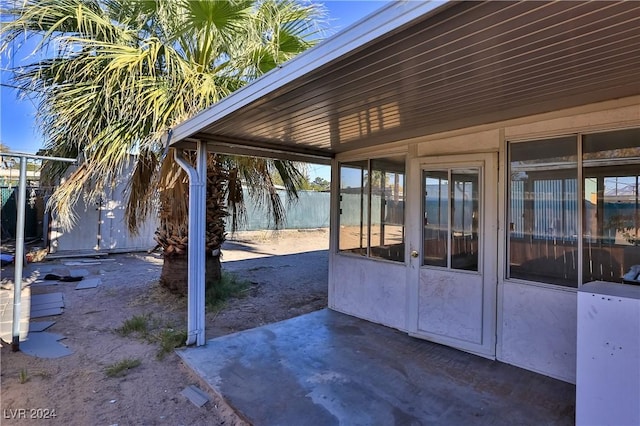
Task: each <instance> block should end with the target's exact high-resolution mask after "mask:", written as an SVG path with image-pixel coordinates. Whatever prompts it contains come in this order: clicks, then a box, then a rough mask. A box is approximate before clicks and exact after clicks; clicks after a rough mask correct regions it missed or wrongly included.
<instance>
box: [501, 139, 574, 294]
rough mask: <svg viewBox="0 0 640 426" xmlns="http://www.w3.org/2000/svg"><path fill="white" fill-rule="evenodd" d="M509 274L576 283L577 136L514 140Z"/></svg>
mask: <svg viewBox="0 0 640 426" xmlns="http://www.w3.org/2000/svg"><path fill="white" fill-rule="evenodd" d="M510 157H511V158H510V163H509V164H510V176H511V180H510V182H511V190H510V203H509V205H510V215H509V231H510V232H509V260H510V262H509V277H511V278H522V279H526V280H531V281H540V282H545V283H550V284H560V285H566V286H573V287H577V282H578V281H577V278H578V274H577V262H576V256H577V224H578V209H577V204H578V198H577V177H578V173H577V165H578V155H577V144H576V138H575V137H569V138H559V139H550V140H543V141H535V142H527V143H518V144H512V145H511V149H510Z"/></svg>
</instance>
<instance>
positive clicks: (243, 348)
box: [178, 309, 575, 426]
mask: <svg viewBox="0 0 640 426" xmlns="http://www.w3.org/2000/svg"><path fill="white" fill-rule="evenodd" d="M178 354H179V355H180V356H181V357H182V359H183V360H184V361H185V363H186V364H187V365H188V366H189V367H190V368H192V369H193V370H194V371H195V372H196V373H197V374H199V375H200V376H201V377H202V378H203V379H204V380H205V381H206V382H207V383H208V384H209V385H210V386H211V388H212V389H213V390H214V391H216V392H218V393H219V394H220V395H221V396H222V397H223V398H224V399H225V400H226V401H227V402H228V403H229V404H230V405H231V406H232V407H234V409H236V410H237V411H238V412H239V413H240V414H241V415H242V416H244V417H245V418H247V419H248V420H249V421H251V422H252V423H253V424H255V425H292V424H304V425H323V426H324V425H334V424H335V425H337V424H348V425H389V424H407V425H409V424H410V425H422V424H444V425H462V424H464V425H484V424H488V425H513V424H519V425H540V424H554V425H559V424H567V425H572V424H574V413H575V386H574V385H572V384H569V383H564V382H561V381H558V380H555V379H552V378H549V377H546V376H541V375H538V374H535V373H532V372H530V371H526V370H523V369H519V368H516V367H513V366H510V365H506V364H503V363H500V362H496V361H491V360H487V359H484V358H480V357H477V356H475V355H471V354H468V353H464V352H461V351H457V350H455V349H451V348H448V347H445V346H441V345H437V344H433V343H430V342H426V341H423V340H419V339H415V338H412V337H409V336H407V335H406V334H404V333H402V332H399V331H396V330H393V329H390V328H387V327H384V326H380V325H376V324H373V323H370V322H367V321H363V320H360V319H357V318H354V317H351V316H348V315H344V314H340V313H337V312H334V311H331V310H326V309H325V310H321V311H317V312H313V313H311V314H307V315H303V316H300V317H296V318H292V319H290V320H286V321H282V322H279V323H275V324H270V325H266V326H263V327H259V328H256V329H252V330H247V331H243V332H240V333H236V334H232V335H227V336H223V337H219V338H216V339H212V340H209V341H208V342H207V345H206V346H204V347H198V348H187V349H184V350H180V351H178Z"/></svg>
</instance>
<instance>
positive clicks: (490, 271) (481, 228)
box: [167, 1, 640, 424]
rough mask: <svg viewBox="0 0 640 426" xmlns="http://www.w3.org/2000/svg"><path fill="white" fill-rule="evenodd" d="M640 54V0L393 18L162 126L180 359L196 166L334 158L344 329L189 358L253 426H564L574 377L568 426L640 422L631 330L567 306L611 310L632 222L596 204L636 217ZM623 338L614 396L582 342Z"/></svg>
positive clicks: (239, 340)
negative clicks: (184, 222) (183, 218)
mask: <svg viewBox="0 0 640 426" xmlns="http://www.w3.org/2000/svg"><path fill="white" fill-rule="evenodd" d="M638 52H640V3H639V2H624V1H621V2H617V1H616V2H519V1H514V2H458V1H444V2H436V1H434V2H415V1H394V2H390V3H389V4H387V5H385V6H384V7H383V8H381V9H380V10H379V11H378V12H375V13H373V14H371V15H370V16H368V17H367V18H365V19H363V20H361V21H360V22H358V23H356V24H354V25H353V26H351V27H349V28H347V29H346V30H344V31H342V32H341V33H339V34H336V35H335V36H334V37H331V38H330V39H328V40H326V41H325V42H323V43H321V44H319V45H318V46H316V47H314V48H313V49H310V50H308V51H307V52H305V53H303V54H301V55H299V56H297V57H296V58H294V59H293V60H291V61H289V62H288V63H286V64H283V66H281V67H278V68H277V69H274V70H273V71H272V72H270V73H268V74H266V75H264V76H263V77H262V78H260V79H258V80H256V81H254V82H252V83H251V84H249V85H247V86H245V87H243V88H242V89H240V90H238V91H237V92H234V93H233V94H232V95H230V96H228V97H227V98H225V99H223V100H222V101H221V102H219V103H217V104H215V105H213V106H212V107H211V108H209V109H207V110H205V111H203V112H202V113H200V114H198V115H196V116H194V117H192V118H190V119H189V120H187V121H185V122H183V123H182V124H180V125H179V126H177V127H176V128H174V129H173V130H172V131H171V132H169V134H168V135H169V140H168V141H167V145H168V146H170V147H171V148H174V149H175V155H176V158H177V159H178V160H179V161H181V159H182V153H183V151H188V150H194V149H195V150H196V151H197V157H198V163H197V164H196V166H195V167H193V166H192V165H190V164H186V163H185V162H184V161H183V162H181V164H182V165H183V167H184V168H185V169H186V170H188V172H189V179H190V199H189V202H190V203H191V205H190V217H189V220H190V224H189V241H190V242H193V245H192V246H191V247H190V251H189V262H190V266H189V270H190V275H189V295H190V302H189V340H188V343H189V344H194V343H195V344H197V345H199V346H200V345H204V344H205V343H207V342H206V341H205V338H204V327H205V321H204V308H203V307H204V303H203V300H204V299H203V298H204V263H203V262H204V238H203V235H204V233H203V226H204V219H205V214H204V207H203V200H204V198H205V197H206V191H205V188H204V186H205V185H204V178H205V176H206V162H205V161H204V159H205V158H206V155H207V152H216V153H222V154H237V155H257V156H266V157H271V158H280V159H288V160H294V161H307V162H316V163H324V164H327V163H330V164H331V166H332V179H331V220H330V243H329V285H328V287H329V308H330V309H332V310H333V311H338V312H342V313H344V314H349V315H352V316H354V317H357V318H359V319H355V318H350V317H345V316H342V315H341V314H338V313H336V312H325V313H323V314H317V318H316V317H314V316H310V317H305V318H301V319H298V320H292V321H291V322H286V323H282V324H278V325H274V326H269V327H265V328H261V329H258V330H256V331H252V332H246V333H244V334H240V335H235V336H232V337H228V338H223V339H220V340H214V341H210V342H208V343H207V346H208V348H207V349H193V350H189V351H187V352H185V360H187V362H189V363H191V364H192V365H193V368H195V369H196V370H197V371H198V372H199V373H201V374H202V375H203V376H204V377H206V378H207V380H208V381H209V383H211V384H212V386H214V387H215V388H217V389H219V390H220V392H221V393H222V394H223V396H224V397H225V398H227V399H228V400H229V401H230V402H231V403H232V404H234V405H236V406H237V407H239V409H240V411H242V412H243V413H245V414H246V415H247V416H250V417H251V418H254V417H255V421H256V422H257V423H262V424H287V423H299V420H300V418H304V419H305V420H306V419H310V421H311V418H312V416H313V415H317V416H318V417H317V418H316V420H315V422H316V424H327V423H331V422H340V421H342V422H344V423H345V424H367V423H375V422H378V421H380V422H381V423H391V422H396V423H407V424H411V423H412V422H415V423H420V422H426V423H442V424H467V423H486V424H489V423H497V424H507V423H508V424H532V423H534V424H545V423H547V424H548V423H554V424H556V423H563V422H567V423H572V422H573V412H574V409H573V406H574V400H575V399H574V397H573V393H574V392H575V389H576V387H575V386H574V385H573V384H576V383H577V389H578V392H577V393H578V397H577V410H576V411H577V414H576V417H577V423H578V424H605V423H611V422H613V423H618V424H637V423H638V419H640V411H638V410H636V409H635V407H636V406H637V404H636V402H637V400H638V398H637V392H638V389H640V388H638V386H637V383H638V380H640V370H639V369H638V364H637V362H636V361H637V356H636V355H634V354H636V353H638V352H637V350H638V348H640V346H639V345H638V339H637V336H638V335H640V334H639V333H638V332H637V324H639V323H638V322H637V321H629V320H627V319H625V318H624V317H623V316H622V315H620V314H619V312H618V313H617V314H616V316H612V318H605V317H604V316H603V315H591V312H592V311H593V312H595V311H598V310H599V309H600V308H599V307H596V306H595V305H593V303H594V301H596V300H605V301H612V300H614V298H613V297H609V298H607V297H598V298H597V297H596V295H595V294H593V295H589V297H590V299H589V303H590V304H585V306H583V308H582V311H584V310H585V307H586V309H587V313H586V314H585V313H584V312H580V310H579V309H578V294H579V293H580V292H582V293H585V294H586V293H587V292H586V290H588V288H589V287H588V286H587V287H583V286H586V285H587V284H590V283H593V282H594V281H595V282H597V281H604V282H606V285H604V287H603V288H604V289H605V290H604V291H605V293H606V294H605V296H608V295H609V292H612V293H616V292H617V293H620V292H622V293H627V291H626V290H628V286H629V283H628V282H622V274H623V273H625V274H628V273H629V272H628V271H630V272H634V271H636V269H637V268H636V269H634V268H635V267H636V266H637V265H640V251H638V246H637V245H635V244H634V242H635V241H636V240H635V238H636V237H637V235H640V234H638V232H640V231H639V230H640V216H638V215H637V213H634V215H631V214H628V212H627V210H625V211H624V212H620V211H618V210H616V209H614V207H612V206H613V205H614V204H615V205H616V206H617V205H618V202H623V201H624V202H625V203H626V204H628V206H627V207H625V208H628V209H629V210H628V211H631V209H632V208H633V209H634V210H633V211H634V212H637V211H640V201H638V200H640V195H638V194H639V193H640V192H639V188H640V184H639V183H638V182H640V174H638V170H640V114H639V113H638V112H639V111H640V85H639V84H638V71H639V70H640V55H638ZM619 183H620V185H619ZM621 184H624V185H626V187H625V191H626V192H624V191H622V186H621ZM618 187H620V189H618ZM611 188H615V189H613V190H612V189H611ZM627 192H628V193H629V194H632V195H630V196H629V197H631V198H629V199H628V200H626V199H625V200H623V199H622V198H623V197H622V195H624V194H626V193H627ZM611 193H613V194H614V195H613V196H615V197H617V198H615V199H614V198H612V195H610V194H611ZM625 196H626V195H625ZM605 213H606V214H605ZM607 214H608V215H609V216H607ZM616 215H617V216H616ZM621 215H622V216H624V218H625V219H624V220H627V221H628V222H625V223H627V225H624V226H622V227H621V226H617V225H615V223H614V222H615V220H614V219H616V220H619V219H620V218H621ZM614 216H616V217H614ZM605 219H606V220H605ZM617 223H618V224H619V222H617ZM587 224H588V226H587ZM625 229H626V230H627V231H629V230H633V233H634V237H633V238H631V239H626V240H625V239H624V238H622V236H623V235H622V233H623V232H627V231H625ZM605 231H606V232H605ZM196 244H200V246H198V245H196ZM596 244H598V245H599V247H598V248H601V249H602V250H603V251H602V252H598V251H595V250H594V245H596ZM605 246H606V247H605ZM200 247H201V249H200ZM569 247H570V248H569ZM603 259H604V260H603ZM540 272H544V274H540ZM636 272H637V271H636ZM635 275H636V277H635V278H637V273H636V274H635ZM631 278H632V279H634V277H631ZM619 286H622V288H620V287H619ZM615 300H616V303H622V302H617V300H619V299H615ZM639 300H640V298H635V299H634V300H632V301H629V305H630V306H633V309H635V311H634V312H638V311H640V303H638V301H639ZM612 303H613V302H612ZM589 309H590V310H589ZM630 310H631V308H630ZM634 315H637V314H634ZM323 316H324V317H323ZM594 318H595V320H594V323H596V324H595V325H594V324H591V323H590V321H591V319H594ZM634 318H637V316H636V317H634ZM321 319H322V320H321ZM362 320H368V321H371V323H372V324H369V323H366V322H363V321H362ZM596 320H597V321H596ZM314 321H316V322H314ZM334 321H335V323H334ZM580 323H581V324H580ZM374 324H376V325H374ZM377 324H382V325H384V326H387V327H390V329H386V328H382V327H381V326H380V325H377ZM298 327H299V328H298ZM593 327H601V330H603V332H602V334H595V333H594V332H593V330H592V328H593ZM634 327H635V328H634ZM599 329H600V328H599ZM579 330H582V331H581V333H579ZM617 330H625V331H629V336H631V337H630V338H629V340H628V341H625V344H624V345H621V347H622V346H624V348H625V352H624V356H625V358H624V359H623V358H622V357H621V358H620V359H617V358H612V355H613V354H610V355H608V356H607V357H603V358H599V359H602V360H603V364H604V363H606V364H607V365H606V368H605V367H599V368H598V370H599V371H607V372H609V371H614V370H615V371H614V373H612V374H608V373H607V374H603V375H602V378H603V380H602V381H603V382H605V381H607V380H609V378H613V379H611V380H609V381H608V382H607V383H600V384H593V383H589V382H588V381H587V380H585V379H589V378H590V377H591V376H595V375H594V374H593V371H594V369H593V368H590V367H585V365H586V364H584V363H583V364H580V362H577V360H578V359H582V360H589V359H595V358H594V357H593V356H592V355H591V354H590V353H589V352H588V351H587V350H586V349H585V347H586V346H585V345H582V346H581V345H579V344H578V342H582V343H585V342H586V343H589V344H593V345H594V347H603V345H604V344H605V343H606V342H608V339H609V340H610V336H613V335H615V333H616V332H617ZM402 333H406V334H407V335H408V336H407V335H402ZM409 336H413V337H417V338H419V339H424V340H426V341H429V342H431V343H427V342H424V341H420V340H414V339H412V338H411V337H409ZM305 339H308V340H309V342H307V341H306V340H305ZM597 339H602V341H600V340H597ZM302 342H304V345H303V344H302ZM627 342H628V343H627ZM436 344H443V345H447V346H449V347H452V348H456V349H460V350H462V351H466V352H470V353H472V354H475V355H479V356H480V357H484V358H488V359H489V360H498V361H501V362H503V363H506V364H510V366H507V365H501V364H498V363H495V362H492V361H487V360H485V359H480V358H478V357H474V356H473V355H467V354H463V353H461V352H457V351H455V350H454V349H445V348H443V347H441V346H437V345H436ZM606 344H608V343H606ZM211 348H213V349H211ZM627 348H630V349H631V350H629V351H627ZM244 349H246V351H245V350H244ZM358 351H360V352H358ZM186 354H189V356H188V357H187V356H186ZM192 354H193V355H192ZM195 354H202V355H200V356H201V357H202V358H201V362H196V361H195V359H196V355H195ZM616 355H617V354H616ZM192 356H193V357H194V358H193V359H189V358H190V357H192ZM207 357H209V359H208V360H207V359H206V358H207ZM420 360H422V361H423V362H419V361H420ZM425 360H428V361H429V362H424V361H425ZM581 365H582V368H580V366H581ZM338 366H342V368H343V369H338ZM205 367H206V368H205ZM517 367H521V368H524V369H526V370H529V372H524V371H522V370H519V369H518V368H517ZM603 368H605V369H603ZM334 369H337V371H336V370H334ZM325 372H326V374H328V376H325V375H324V374H325ZM535 373H540V374H543V375H546V376H548V377H550V378H543V377H541V376H537V375H536V374H535ZM342 374H343V375H344V376H342ZM318 375H319V376H318ZM238 378H241V379H238ZM361 378H366V381H364V380H362V381H360V379H361ZM500 378H502V379H500ZM551 378H555V379H559V380H562V381H564V382H567V383H566V384H562V383H559V382H556V381H554V380H553V379H551ZM598 378H600V376H598ZM618 378H625V379H626V380H624V383H625V386H626V387H625V386H622V385H621V383H622V382H623V381H622V380H618ZM245 382H246V384H245ZM318 383H320V384H318ZM327 383H330V385H327ZM543 383H544V384H543ZM547 385H549V386H551V388H552V389H555V390H550V389H547V388H546V386H547ZM539 387H540V388H539ZM556 387H557V388H556ZM243 392H244V393H243ZM247 395H249V397H247ZM278 396H282V398H283V399H282V400H277V397H278ZM581 396H582V398H581ZM268 398H269V399H268ZM270 398H273V399H270ZM297 400H298V401H301V404H303V405H300V406H297V407H293V406H295V405H296V404H295V403H294V402H293V401H297ZM536 404H538V405H536ZM290 405H291V406H292V407H290ZM241 406H242V407H241ZM245 406H246V407H245ZM289 409H291V410H294V412H295V413H298V417H286V418H280V417H277V416H279V414H278V413H279V412H282V413H287V412H288V411H287V410H289ZM251 410H254V411H256V410H257V411H256V414H255V415H254V414H250V413H251V412H252V411H251ZM259 410H267V411H259ZM296 410H297V411H296ZM314 413H315V414H314ZM542 413H547V414H542ZM283 415H284V414H283ZM269 416H275V417H269ZM301 416H303V417H301ZM367 416H371V417H367ZM394 416H395V417H394ZM538 416H550V417H538ZM554 416H555V417H554ZM596 416H602V417H596ZM615 416H617V417H615ZM614 417H615V419H614ZM291 419H296V420H297V421H291ZM329 419H330V420H329ZM379 419H381V420H379Z"/></svg>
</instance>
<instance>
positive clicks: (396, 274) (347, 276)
mask: <svg viewBox="0 0 640 426" xmlns="http://www.w3.org/2000/svg"><path fill="white" fill-rule="evenodd" d="M330 261H331V263H332V268H331V276H330V279H329V282H330V285H329V288H330V291H329V293H330V297H329V307H330V308H331V309H334V310H336V311H339V312H343V313H345V314H349V315H353V316H356V317H358V318H363V319H366V320H369V321H372V322H375V323H378V324H383V325H386V326H389V327H393V328H397V329H399V330H406V327H405V322H406V317H405V311H404V310H405V306H406V295H407V287H406V274H407V272H406V267H405V265H404V263H398V264H396V263H392V262H385V261H375V260H371V259H366V258H359V257H357V256H352V255H340V254H332V255H331V256H330Z"/></svg>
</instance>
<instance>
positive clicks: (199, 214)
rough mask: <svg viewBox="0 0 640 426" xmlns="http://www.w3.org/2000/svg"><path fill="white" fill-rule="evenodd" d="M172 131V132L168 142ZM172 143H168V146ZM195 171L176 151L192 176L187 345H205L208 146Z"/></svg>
mask: <svg viewBox="0 0 640 426" xmlns="http://www.w3.org/2000/svg"><path fill="white" fill-rule="evenodd" d="M170 138H171V132H170V133H169V139H170ZM168 145H169V142H167V146H168ZM196 149H197V154H196V168H194V167H193V166H192V165H191V164H189V162H188V161H186V160H185V159H184V157H183V156H182V151H181V150H179V149H176V150H175V160H176V162H177V163H178V164H179V165H180V167H182V168H183V169H184V171H185V172H186V173H187V175H188V176H189V231H188V232H189V234H188V238H189V247H188V250H187V258H188V260H187V262H188V268H189V271H188V274H187V292H188V294H187V300H188V302H187V342H186V344H187V345H193V344H194V343H195V344H196V346H202V345H204V344H205V334H204V323H205V321H204V319H205V318H204V314H205V312H204V296H205V262H206V257H205V250H206V248H205V219H206V204H205V203H206V196H207V185H206V179H207V146H206V144H204V143H202V142H201V141H198V142H197V147H196Z"/></svg>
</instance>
